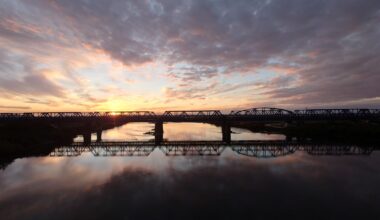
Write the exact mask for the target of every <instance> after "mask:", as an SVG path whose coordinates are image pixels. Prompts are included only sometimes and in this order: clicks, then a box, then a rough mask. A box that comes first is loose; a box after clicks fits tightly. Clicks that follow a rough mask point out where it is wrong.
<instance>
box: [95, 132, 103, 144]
mask: <svg viewBox="0 0 380 220" xmlns="http://www.w3.org/2000/svg"><path fill="white" fill-rule="evenodd" d="M101 141H102V130H99V131H97V132H96V142H101Z"/></svg>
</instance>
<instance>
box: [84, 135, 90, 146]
mask: <svg viewBox="0 0 380 220" xmlns="http://www.w3.org/2000/svg"><path fill="white" fill-rule="evenodd" d="M83 143H84V144H85V145H87V144H90V143H91V133H90V132H86V133H84V134H83Z"/></svg>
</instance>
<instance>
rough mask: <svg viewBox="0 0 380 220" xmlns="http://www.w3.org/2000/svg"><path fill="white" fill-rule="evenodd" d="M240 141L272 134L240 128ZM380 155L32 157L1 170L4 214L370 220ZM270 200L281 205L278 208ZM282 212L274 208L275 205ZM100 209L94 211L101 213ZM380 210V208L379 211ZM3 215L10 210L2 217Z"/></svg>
mask: <svg viewBox="0 0 380 220" xmlns="http://www.w3.org/2000/svg"><path fill="white" fill-rule="evenodd" d="M152 129H153V125H151V124H145V123H135V124H126V125H124V126H121V127H119V128H115V129H111V130H108V131H105V132H103V140H150V139H152V135H151V134H148V133H146V132H149V131H151V130H152ZM164 130H165V133H164V138H166V139H168V140H185V139H186V140H205V139H207V140H220V138H221V131H220V128H219V127H216V126H213V125H208V124H192V123H179V124H173V123H171V124H165V125H164ZM233 132H234V134H233V136H232V138H233V139H251V140H256V139H266V140H268V139H273V140H278V139H282V138H284V137H283V136H281V135H268V134H253V133H250V132H249V131H247V130H243V129H233ZM379 165H380V154H379V153H378V152H374V153H373V154H371V155H370V156H341V157H333V156H311V155H307V154H306V153H304V152H296V153H294V154H291V155H287V156H284V157H279V158H271V159H260V158H250V157H246V156H243V155H237V154H236V153H235V152H233V151H232V150H231V149H229V148H227V149H226V150H225V151H224V152H223V153H222V155H221V156H218V157H212V156H211V157H196V156H193V157H191V156H177V157H167V156H165V155H164V154H163V153H162V152H161V151H160V150H159V149H155V150H154V151H153V152H152V153H151V154H150V155H149V156H148V157H94V156H93V155H92V154H91V153H83V154H82V155H81V156H78V157H70V158H69V157H32V158H23V159H17V160H15V162H13V163H12V164H10V165H9V166H8V167H7V168H6V169H5V170H1V171H0V216H2V217H4V216H5V218H4V219H52V218H54V219H104V218H110V219H112V218H115V219H179V218H180V219H200V218H204V219H206V218H207V219H210V218H220V219H234V218H246V217H250V218H255V217H256V218H264V217H270V218H280V217H281V218H284V217H292V218H294V219H305V218H308V219H310V218H311V219H313V218H314V219H319V218H322V217H323V216H325V214H326V213H328V215H329V216H330V217H331V218H332V219H341V218H346V219H350V218H356V219H357V218H371V217H373V216H375V215H379V214H380V213H379V211H378V209H377V208H376V207H377V206H378V205H379V204H380V189H378V186H379V183H380V175H379V173H380V166H379ZM273 204H277V205H276V206H275V207H273ZM273 210H275V211H273ZM94 213H96V216H94ZM379 216H380V215H379ZM2 219H3V218H2Z"/></svg>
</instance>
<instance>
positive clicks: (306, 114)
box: [0, 107, 380, 122]
mask: <svg viewBox="0 0 380 220" xmlns="http://www.w3.org/2000/svg"><path fill="white" fill-rule="evenodd" d="M41 119H48V120H52V119H67V120H74V119H95V120H96V119H115V120H116V119H123V120H126V121H128V120H129V121H139V122H170V121H174V122H175V121H197V122H202V121H204V122H229V121H239V120H248V121H249V120H286V121H289V120H339V119H380V109H304V110H294V111H290V110H286V109H280V108H268V107H263V108H252V109H245V110H240V111H232V112H230V113H229V114H223V113H222V112H221V111H219V110H203V111H188V110H183V111H166V112H164V113H163V114H156V113H154V112H152V111H115V112H26V113H0V121H10V120H41Z"/></svg>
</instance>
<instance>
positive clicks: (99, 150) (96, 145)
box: [50, 141, 380, 158]
mask: <svg viewBox="0 0 380 220" xmlns="http://www.w3.org/2000/svg"><path fill="white" fill-rule="evenodd" d="M156 148H157V149H160V150H161V151H162V152H163V153H164V154H165V155H166V156H219V155H221V154H222V152H223V151H224V150H225V149H226V148H230V149H231V150H232V151H234V152H235V153H237V154H239V155H245V156H249V157H256V158H275V157H281V156H286V155H289V154H293V153H295V152H296V151H301V152H306V153H307V154H310V155H315V156H318V155H319V156H324V155H334V156H342V155H370V154H371V153H372V152H373V151H375V150H380V147H373V146H366V147H363V146H356V145H325V144H312V143H307V142H304V143H301V142H287V141H231V143H225V142H223V141H167V142H162V143H161V144H160V145H155V143H154V142H150V141H133V142H92V143H89V144H85V143H82V142H75V143H73V144H72V145H68V146H59V147H57V148H55V149H54V151H53V152H51V153H50V156H52V157H62V156H65V157H70V156H74V157H75V156H80V155H81V154H82V153H92V154H93V155H94V156H103V157H110V156H149V155H150V154H151V153H152V152H153V151H154V150H155V149H156Z"/></svg>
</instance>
